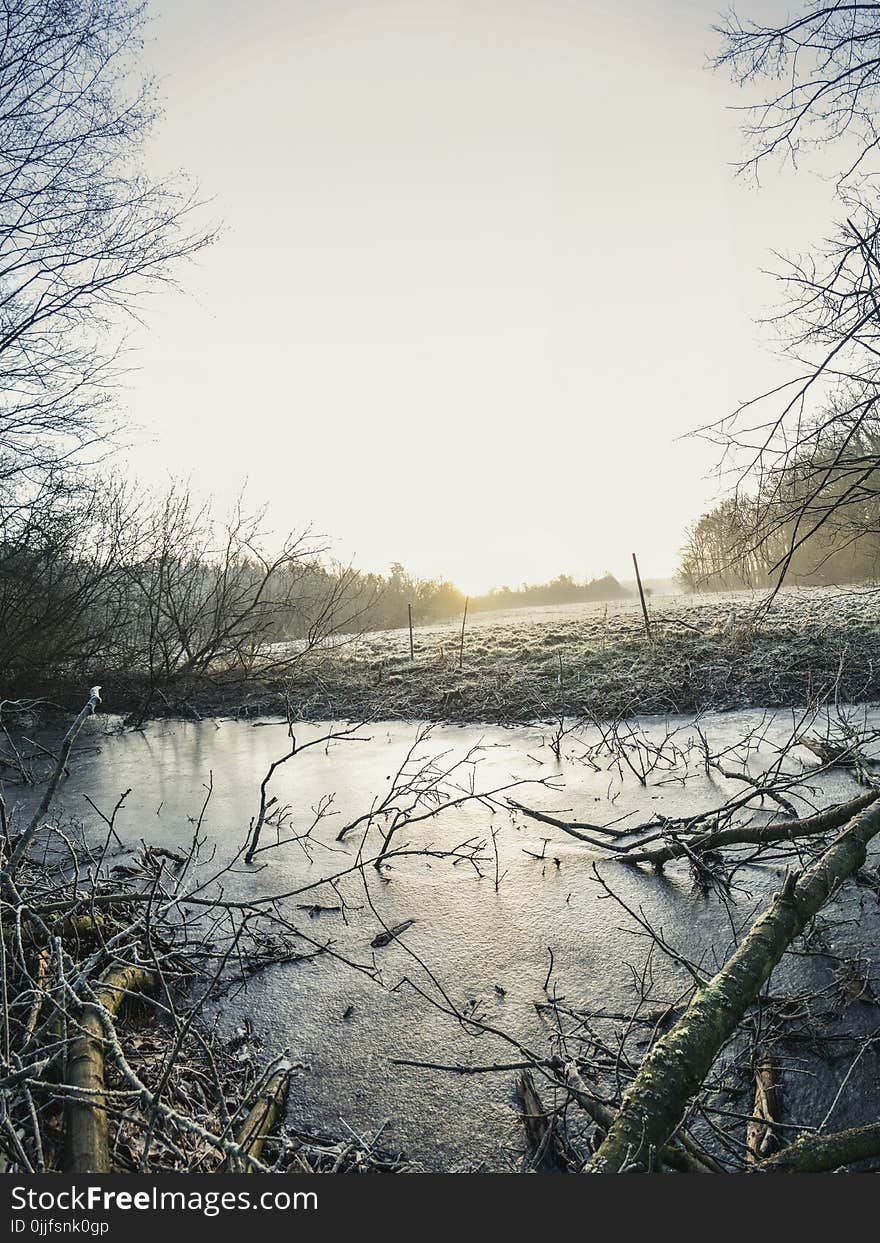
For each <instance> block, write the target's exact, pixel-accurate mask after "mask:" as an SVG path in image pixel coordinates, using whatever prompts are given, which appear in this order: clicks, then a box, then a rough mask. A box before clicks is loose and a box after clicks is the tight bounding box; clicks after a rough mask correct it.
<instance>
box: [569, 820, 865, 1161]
mask: <svg viewBox="0 0 880 1243" xmlns="http://www.w3.org/2000/svg"><path fill="white" fill-rule="evenodd" d="M878 832H880V807H878V806H877V805H874V806H872V807H870V808H869V809H868V810H866V811H864V812H862V814H861V815H860V816H858V817H857V818H856V819H855V820H854V821H853V822H852V824H851V825H850V826H849V828H847V829H846V830H845V831H844V832H843V833H841V835H840V837H838V838H837V839H836V841H834V842H832V844H831V845H830V846H829V847H828V849H827V850H826V851H825V852H824V854H823V855H822V856H821V857H820V858H819V859H818V860H817V862H816V863H814V864H813V866H812V867H811V868H809V869H808V870H807V871H806V872H804V873H803V874H802V876H801V877H800V879H799V880H797V879H796V877H795V876H793V875H792V876H789V877H788V878H787V879H786V882H785V884H784V885H783V887H782V890H781V891H780V892H779V893H778V894H777V895H776V897H775V898H774V899H773V901H772V902H771V904H770V906H769V908H768V909H767V911H765V913H764V914H763V915H762V916H761V917H760V918H759V919H758V920H757V922H756V923H754V924H753V925H752V927H751V929H750V931H749V933H748V934H747V936H746V937H745V939H744V940H743V942H742V944H741V945H740V946H739V948H738V949H737V950H736V951H735V953H734V954H733V955H732V956H731V957H730V958H729V959H728V961H727V962H726V963H725V965H724V967H722V969H721V970H720V971H719V972H718V974H717V975H716V976H715V977H714V978H713V979H712V980H710V981H709V983H708V984H707V985H706V987H705V988H703V989H701V990H700V991H699V992H698V993H697V994H696V996H695V997H694V999H693V1001H692V1002H691V1004H690V1005H689V1006H688V1008H687V1010H686V1011H685V1013H684V1014H683V1015H682V1017H681V1018H680V1019H679V1021H678V1022H677V1023H676V1024H675V1026H674V1027H673V1028H672V1029H671V1031H670V1032H669V1033H668V1034H667V1035H666V1036H665V1037H664V1038H663V1039H662V1040H661V1041H659V1042H658V1043H657V1044H656V1045H655V1047H654V1048H653V1049H652V1051H651V1052H650V1053H649V1054H648V1056H647V1057H646V1058H645V1060H644V1062H643V1063H642V1065H641V1067H640V1069H639V1072H638V1074H637V1075H636V1077H635V1079H634V1080H633V1082H632V1084H631V1085H630V1088H629V1090H628V1091H627V1093H626V1095H625V1096H624V1099H623V1104H622V1105H621V1107H620V1110H619V1111H618V1114H617V1117H616V1118H615V1120H614V1125H613V1126H612V1127H611V1130H610V1131H609V1132H608V1134H607V1136H606V1137H605V1139H604V1141H603V1143H602V1144H601V1145H600V1147H599V1149H598V1150H597V1152H596V1153H595V1155H594V1156H593V1158H592V1160H591V1161H590V1162H589V1163H588V1165H587V1166H586V1172H587V1173H592V1174H614V1173H622V1172H624V1171H627V1172H640V1171H645V1170H650V1169H651V1168H652V1167H653V1165H654V1164H655V1162H656V1158H657V1154H658V1153H659V1151H660V1150H661V1149H662V1148H663V1146H664V1145H665V1144H666V1143H667V1141H668V1140H669V1138H670V1136H671V1135H672V1134H673V1132H674V1131H675V1128H676V1127H677V1126H678V1125H679V1124H680V1122H681V1120H682V1118H683V1117H684V1113H685V1110H686V1109H687V1105H688V1102H689V1100H690V1099H691V1097H692V1096H694V1094H695V1093H696V1092H697V1090H698V1089H699V1087H700V1085H701V1084H702V1082H703V1080H704V1079H705V1077H706V1075H707V1074H708V1072H709V1069H710V1067H711V1066H712V1063H713V1062H714V1061H715V1058H716V1057H717V1056H718V1053H719V1051H720V1050H721V1048H722V1047H723V1046H724V1044H725V1043H726V1042H727V1041H728V1040H729V1039H730V1037H731V1036H732V1035H733V1033H734V1031H735V1030H736V1027H737V1025H738V1024H739V1022H740V1020H741V1019H742V1017H743V1015H744V1014H745V1012H746V1010H747V1009H748V1007H749V1006H750V1005H751V1004H752V1002H753V1001H754V999H755V997H756V996H757V995H758V993H759V991H760V989H761V987H762V986H763V985H764V983H765V982H766V981H767V979H768V978H769V976H770V973H771V972H772V970H773V968H774V967H775V966H776V965H777V963H778V962H779V960H780V959H781V958H782V956H783V954H784V953H785V951H786V950H787V949H788V947H789V945H791V943H792V941H793V940H794V938H795V937H796V936H798V934H799V933H801V932H802V931H803V929H804V928H805V927H806V925H807V923H808V922H809V921H810V920H811V919H812V918H813V916H814V915H815V914H816V913H817V911H819V910H820V909H821V908H822V906H824V904H825V903H826V902H827V901H828V898H829V897H830V896H831V894H832V893H834V892H835V890H836V889H837V888H839V886H840V885H841V883H842V882H843V881H844V880H845V879H846V878H847V877H848V876H851V875H852V873H853V872H855V871H857V870H858V869H859V868H860V867H861V866H862V864H863V863H864V862H865V857H866V853H867V846H868V843H869V842H870V841H871V839H872V838H873V837H875V836H876V834H877V833H878Z"/></svg>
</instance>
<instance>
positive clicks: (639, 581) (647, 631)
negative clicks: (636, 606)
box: [632, 553, 651, 643]
mask: <svg viewBox="0 0 880 1243" xmlns="http://www.w3.org/2000/svg"><path fill="white" fill-rule="evenodd" d="M632 558H633V565H634V566H635V571H636V583H637V584H638V588H639V599H640V600H641V602H642V616H643V617H644V619H645V634H646V635H647V636H648V642H649V643H650V642H651V623H650V621H649V620H648V606H647V604H646V603H645V589H644V588H643V587H642V576H641V574H640V573H639V563H638V561H637V560H636V554H635V553H633V555H632Z"/></svg>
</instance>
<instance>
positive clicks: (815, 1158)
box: [755, 1122, 880, 1174]
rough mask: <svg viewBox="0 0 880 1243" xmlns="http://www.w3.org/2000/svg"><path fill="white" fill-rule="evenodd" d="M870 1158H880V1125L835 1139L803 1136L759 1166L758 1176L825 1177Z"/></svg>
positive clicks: (823, 1136)
mask: <svg viewBox="0 0 880 1243" xmlns="http://www.w3.org/2000/svg"><path fill="white" fill-rule="evenodd" d="M871 1157H880V1122H872V1123H870V1124H869V1125H868V1126H857V1127H853V1128H852V1129H851V1130H849V1131H837V1132H836V1133H835V1134H833V1135H801V1136H800V1137H799V1138H798V1139H796V1140H795V1142H794V1143H793V1144H790V1145H789V1146H788V1147H787V1148H783V1149H782V1150H781V1151H780V1152H776V1153H774V1154H773V1156H772V1157H767V1158H766V1160H764V1161H761V1162H760V1163H759V1164H758V1165H756V1166H755V1172H756V1173H760V1174H823V1173H826V1172H827V1171H828V1170H837V1169H840V1167H841V1166H843V1165H852V1164H853V1162H855V1161H866V1160H868V1159H869V1158H871Z"/></svg>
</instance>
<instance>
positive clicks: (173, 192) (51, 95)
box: [0, 0, 209, 535]
mask: <svg viewBox="0 0 880 1243" xmlns="http://www.w3.org/2000/svg"><path fill="white" fill-rule="evenodd" d="M145 10H146V5H145V4H142V3H137V2H135V0H7V2H6V3H4V4H3V5H2V6H0V386H2V393H0V445H2V449H0V517H2V518H3V520H4V521H5V520H6V518H7V516H8V514H9V512H10V510H12V511H13V512H15V511H16V509H17V507H18V506H19V505H20V504H21V503H22V500H23V499H24V500H27V499H29V497H30V495H31V489H32V488H34V487H40V486H42V482H43V480H44V477H45V475H46V473H47V472H48V473H50V474H52V475H57V473H58V471H59V468H60V467H61V466H62V465H64V464H68V465H70V464H72V463H73V462H74V461H76V460H77V459H78V457H79V456H81V454H82V451H83V449H84V448H86V447H87V446H90V445H94V444H95V442H97V441H100V440H101V439H102V438H104V437H105V435H106V433H107V429H108V422H107V418H106V416H107V414H108V410H107V407H108V403H109V402H110V401H111V400H112V385H113V381H114V378H115V376H116V374H117V371H118V365H119V364H118V359H119V351H120V329H121V321H122V317H123V315H124V314H125V313H127V314H130V315H136V314H137V308H138V304H139V301H140V299H141V298H142V296H143V295H144V294H145V293H146V291H147V290H149V289H150V288H151V287H154V286H155V285H156V283H157V282H159V281H167V280H169V279H171V272H172V269H173V267H174V262H175V261H176V260H180V259H182V258H184V257H186V256H189V255H192V254H194V253H195V252H196V251H197V250H198V249H199V248H200V247H201V246H203V245H204V244H205V242H206V241H208V240H209V239H208V235H207V234H206V233H205V232H204V231H202V230H200V229H199V227H198V226H197V224H196V222H195V221H194V219H193V218H192V212H193V209H194V207H195V202H194V199H193V197H192V192H191V190H189V189H188V188H187V187H186V186H184V185H182V184H181V183H180V182H178V181H172V180H168V181H162V180H153V179H151V178H150V177H148V176H147V175H146V173H145V172H144V171H143V169H142V168H141V166H140V164H139V151H140V146H141V142H142V139H143V138H144V136H145V134H146V133H147V132H148V131H149V128H150V126H151V123H152V121H153V119H154V116H155V112H156V103H155V92H154V88H153V84H152V83H151V82H149V81H146V80H144V78H143V75H142V74H141V73H140V72H139V68H138V64H137V54H138V51H139V48H140V43H141V35H142V31H143V27H144V24H145ZM5 534H6V533H5V532H4V535H5Z"/></svg>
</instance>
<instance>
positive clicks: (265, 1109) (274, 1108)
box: [223, 1070, 291, 1174]
mask: <svg viewBox="0 0 880 1243" xmlns="http://www.w3.org/2000/svg"><path fill="white" fill-rule="evenodd" d="M290 1075H291V1072H290V1070H276V1071H275V1073H274V1074H272V1075H270V1076H269V1078H268V1079H267V1080H266V1082H265V1084H264V1085H263V1088H262V1090H261V1092H260V1095H259V1096H258V1097H257V1099H256V1101H255V1102H254V1104H253V1106H252V1108H251V1111H250V1113H249V1114H248V1116H247V1117H246V1118H245V1120H244V1123H243V1124H242V1127H241V1129H240V1130H239V1131H238V1133H237V1135H236V1137H235V1142H236V1144H237V1145H238V1146H239V1148H240V1149H241V1151H242V1152H243V1153H245V1154H246V1155H247V1156H249V1157H253V1158H254V1160H255V1161H259V1160H260V1157H261V1156H262V1154H263V1147H264V1145H265V1143H266V1138H267V1137H268V1135H269V1132H270V1131H271V1130H272V1128H273V1127H274V1126H275V1125H276V1124H277V1123H278V1122H279V1121H280V1120H281V1119H282V1118H283V1117H284V1111H285V1109H286V1108H287V1092H288V1089H289V1088H290ZM223 1168H224V1170H227V1171H230V1172H239V1173H240V1172H244V1173H247V1174H251V1173H253V1170H254V1167H253V1166H252V1165H246V1164H245V1162H243V1161H241V1160H239V1159H238V1158H237V1157H234V1156H230V1157H228V1158H227V1160H226V1161H225V1163H224V1165H223Z"/></svg>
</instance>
